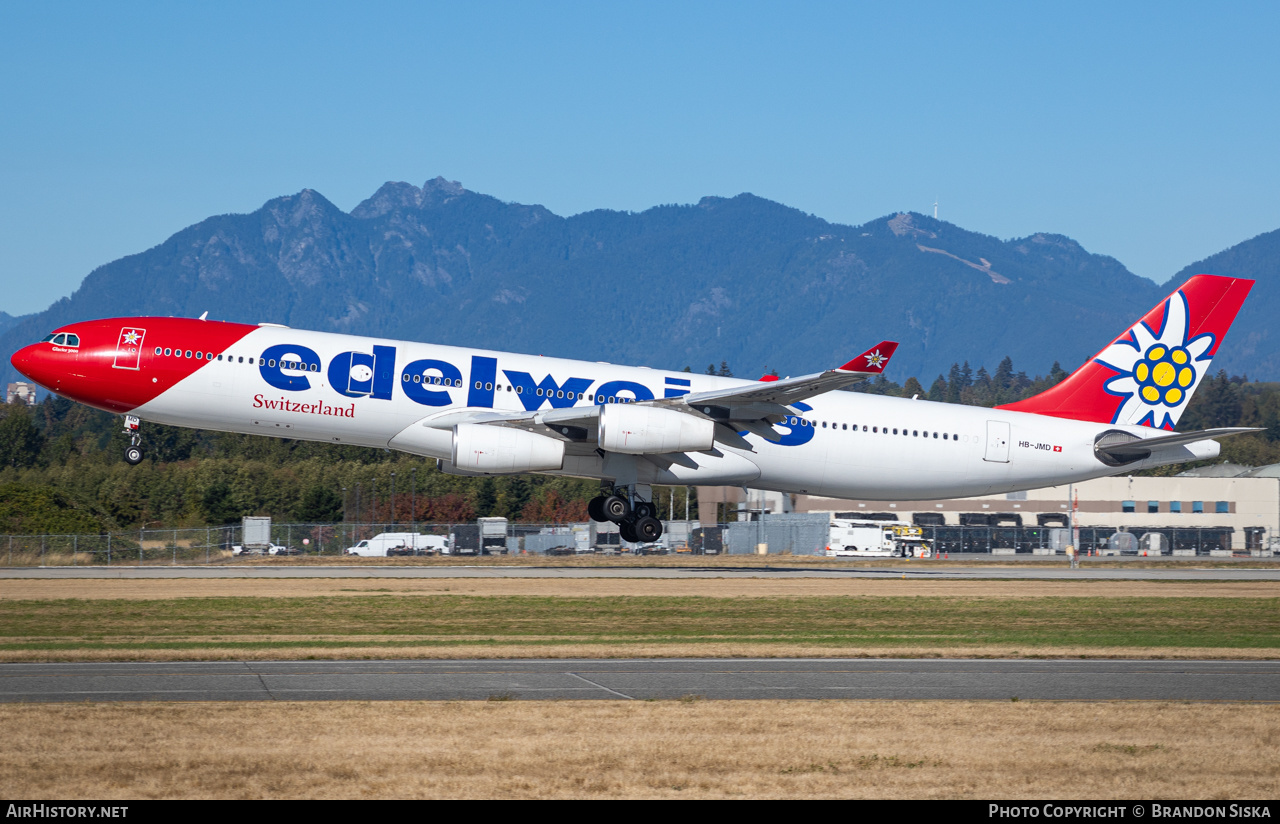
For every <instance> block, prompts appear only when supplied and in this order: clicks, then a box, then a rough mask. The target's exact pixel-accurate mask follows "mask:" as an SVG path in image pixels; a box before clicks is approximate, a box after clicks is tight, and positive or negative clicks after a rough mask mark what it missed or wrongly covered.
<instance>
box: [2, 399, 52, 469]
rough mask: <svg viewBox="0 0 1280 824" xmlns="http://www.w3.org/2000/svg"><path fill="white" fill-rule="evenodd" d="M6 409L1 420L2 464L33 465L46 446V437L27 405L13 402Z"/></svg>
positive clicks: (20, 466)
mask: <svg viewBox="0 0 1280 824" xmlns="http://www.w3.org/2000/svg"><path fill="white" fill-rule="evenodd" d="M6 411H7V414H6V415H5V417H4V420H0V466H12V467H17V468H22V467H27V466H32V465H33V464H35V462H36V458H37V456H39V454H40V449H41V447H43V446H44V437H43V436H42V435H41V434H40V430H39V429H36V425H35V423H34V422H32V420H31V414H30V412H28V411H27V407H26V406H23V405H21V404H19V403H11V404H9V408H8V410H6Z"/></svg>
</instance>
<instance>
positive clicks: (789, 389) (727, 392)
mask: <svg viewBox="0 0 1280 824" xmlns="http://www.w3.org/2000/svg"><path fill="white" fill-rule="evenodd" d="M897 348H898V344H897V343H896V342H894V341H889V340H886V341H881V342H880V343H877V344H876V345H875V346H873V347H871V348H870V349H868V350H867V351H865V352H863V353H862V354H861V355H858V356H857V357H856V358H854V359H853V360H851V361H849V362H848V363H846V364H845V365H844V366H840V367H837V368H835V369H828V370H826V371H825V372H819V373H817V374H814V375H802V376H800V377H798V378H785V379H782V380H770V381H768V382H758V383H754V384H747V385H744V386H731V387H729V388H727V389H712V390H710V391H708V392H692V393H690V394H688V395H680V396H679V397H675V398H663V399H661V400H658V401H653V403H658V404H663V405H668V406H677V407H679V406H687V407H689V408H690V409H691V410H693V411H696V412H699V413H701V414H703V415H706V416H707V417H709V418H715V419H718V420H733V421H759V420H765V419H767V418H771V417H773V416H775V415H776V416H778V417H779V419H781V418H782V417H785V416H786V415H790V414H794V413H793V412H792V411H791V410H789V409H787V408H786V407H787V406H788V405H790V404H793V403H796V402H798V401H803V400H806V399H808V398H812V397H813V396H815V395H822V394H824V393H826V392H831V391H834V390H836V389H843V388H844V387H846V386H852V385H853V384H855V383H859V382H861V381H864V380H866V379H867V378H871V377H875V376H876V375H879V374H881V373H883V372H884V368H885V366H887V365H888V363H889V359H890V358H891V357H893V353H894V352H895V351H897ZM772 422H773V423H776V422H777V421H772Z"/></svg>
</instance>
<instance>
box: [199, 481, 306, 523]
mask: <svg viewBox="0 0 1280 824" xmlns="http://www.w3.org/2000/svg"><path fill="white" fill-rule="evenodd" d="M200 508H201V510H203V512H204V518H205V521H206V522H207V523H211V524H230V523H234V522H235V521H236V520H238V519H239V517H240V512H239V510H238V509H237V508H236V505H235V501H234V500H233V499H232V497H231V486H230V485H229V484H228V483H227V482H226V481H218V482H216V483H214V484H213V485H212V486H210V487H209V488H208V489H206V490H205V492H204V495H203V496H201V498H200ZM316 520H321V519H319V518H317V519H316Z"/></svg>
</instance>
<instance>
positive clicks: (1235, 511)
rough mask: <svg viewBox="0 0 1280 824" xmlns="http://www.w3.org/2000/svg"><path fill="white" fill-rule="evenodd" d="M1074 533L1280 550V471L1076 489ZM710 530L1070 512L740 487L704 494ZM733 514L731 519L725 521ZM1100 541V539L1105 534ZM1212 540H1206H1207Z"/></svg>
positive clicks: (953, 521)
mask: <svg viewBox="0 0 1280 824" xmlns="http://www.w3.org/2000/svg"><path fill="white" fill-rule="evenodd" d="M1071 492H1073V493H1074V495H1075V498H1076V526H1079V527H1091V528H1097V529H1099V530H1105V532H1106V533H1108V534H1109V533H1114V532H1116V531H1128V530H1133V531H1135V532H1137V533H1141V532H1143V531H1144V530H1151V529H1156V528H1159V529H1161V530H1191V529H1199V530H1202V531H1204V532H1205V533H1206V534H1208V535H1215V534H1221V535H1223V536H1227V535H1229V537H1223V538H1221V539H1218V538H1214V540H1215V541H1216V540H1221V543H1222V545H1223V548H1224V549H1225V548H1227V547H1226V544H1227V543H1229V544H1230V547H1229V548H1230V549H1231V550H1235V551H1238V552H1243V551H1246V550H1253V551H1258V550H1268V549H1272V550H1277V551H1280V464H1273V465H1271V466H1264V467H1259V468H1253V467H1247V466H1239V465H1236V464H1227V463H1223V464H1217V465H1214V466H1208V467H1201V468H1197V469H1191V470H1187V471H1186V472H1183V473H1181V474H1179V475H1174V476H1170V477H1144V476H1133V475H1120V476H1116V477H1110V478H1096V479H1094V480H1091V481H1083V482H1081V483H1078V484H1074V485H1073V486H1072V488H1071ZM698 497H699V505H700V515H701V517H702V520H703V524H704V526H710V525H713V524H714V523H715V520H716V513H717V512H718V513H719V514H720V516H721V518H722V519H723V520H752V519H754V518H755V517H757V514H758V513H759V512H760V510H761V509H763V511H764V513H765V517H766V518H768V516H769V515H774V514H783V513H790V512H795V513H833V514H834V513H842V514H845V517H857V516H858V515H860V514H861V515H877V514H878V515H880V516H881V517H883V516H884V515H893V516H894V517H896V518H897V519H899V520H903V521H907V522H909V523H922V524H930V525H938V526H943V525H947V526H961V525H971V526H973V525H982V524H989V525H991V526H1028V527H1030V526H1065V525H1066V518H1067V516H1068V515H1069V513H1070V512H1071V501H1070V498H1069V495H1068V487H1066V486H1055V487H1047V488H1044V489H1033V490H1029V491H1027V492H1011V493H1007V494H1003V493H1002V494H998V495H983V496H979V497H975V498H953V499H948V500H941V501H864V500H845V499H840V498H825V497H821V496H816V495H794V496H788V495H783V494H782V493H777V492H762V491H759V490H753V489H747V490H743V489H740V488H736V487H702V488H700V489H699V491H698ZM727 513H732V515H730V516H728V517H726V514H727ZM1099 534H1102V533H1101V532H1100V533H1099ZM1206 540H1208V539H1206Z"/></svg>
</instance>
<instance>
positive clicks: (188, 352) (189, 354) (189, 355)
mask: <svg viewBox="0 0 1280 824" xmlns="http://www.w3.org/2000/svg"><path fill="white" fill-rule="evenodd" d="M187 357H188V358H189V357H191V350H190V349H188V350H187Z"/></svg>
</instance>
